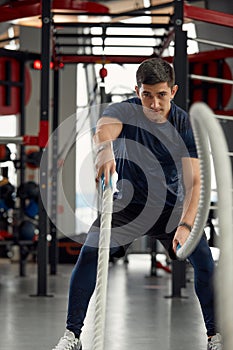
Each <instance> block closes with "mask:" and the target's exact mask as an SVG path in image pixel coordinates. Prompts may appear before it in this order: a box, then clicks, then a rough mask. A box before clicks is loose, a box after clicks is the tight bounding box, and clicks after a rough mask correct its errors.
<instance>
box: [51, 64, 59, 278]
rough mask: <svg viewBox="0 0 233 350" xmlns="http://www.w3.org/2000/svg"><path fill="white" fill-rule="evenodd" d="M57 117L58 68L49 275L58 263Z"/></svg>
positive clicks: (55, 94)
mask: <svg viewBox="0 0 233 350" xmlns="http://www.w3.org/2000/svg"><path fill="white" fill-rule="evenodd" d="M58 116H59V68H58V67H55V69H54V71H53V125H52V130H53V144H52V145H51V146H52V193H51V220H50V232H51V237H52V239H51V242H50V273H51V275H56V273H57V262H58V247H57V227H56V221H57V161H58V159H57V155H58V131H57V128H58V122H59V121H58Z"/></svg>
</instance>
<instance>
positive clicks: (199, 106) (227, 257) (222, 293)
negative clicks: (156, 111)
mask: <svg viewBox="0 0 233 350" xmlns="http://www.w3.org/2000/svg"><path fill="white" fill-rule="evenodd" d="M190 115H191V118H192V120H193V125H194V128H196V126H197V125H198V126H199V129H202V132H201V133H200V135H201V138H206V136H207V134H208V136H209V139H210V145H211V150H212V156H213V163H214V169H215V176H216V183H217V195H218V220H219V236H218V246H219V248H220V258H219V263H218V269H217V275H216V291H217V293H216V296H217V306H218V313H217V314H218V317H219V321H220V322H219V323H220V328H221V333H222V335H223V342H224V350H232V344H233V332H232V330H233V328H232V325H233V312H232V310H233V298H232V294H233V271H232V269H233V233H232V229H233V222H232V170H231V162H230V159H229V156H228V147H227V143H226V140H225V136H224V133H223V130H222V128H221V126H220V125H219V123H218V121H217V120H216V119H215V118H214V114H213V112H212V110H211V109H210V108H209V107H208V106H207V105H206V104H204V103H195V104H193V106H192V107H191V109H190ZM202 176H205V174H202Z"/></svg>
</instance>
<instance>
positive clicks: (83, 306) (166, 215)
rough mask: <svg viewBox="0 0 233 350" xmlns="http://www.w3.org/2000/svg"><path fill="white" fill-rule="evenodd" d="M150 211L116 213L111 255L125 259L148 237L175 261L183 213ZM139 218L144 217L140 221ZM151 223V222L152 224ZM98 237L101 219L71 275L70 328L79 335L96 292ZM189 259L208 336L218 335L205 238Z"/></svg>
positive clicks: (132, 207) (131, 209)
mask: <svg viewBox="0 0 233 350" xmlns="http://www.w3.org/2000/svg"><path fill="white" fill-rule="evenodd" d="M115 207H116V206H115ZM148 210H149V212H148ZM148 210H147V211H146V212H145V213H143V209H142V207H139V206H137V205H136V206H135V205H129V206H128V207H126V208H125V209H123V210H120V211H119V210H114V212H113V215H112V237H111V247H110V256H115V257H121V256H124V253H125V251H126V249H127V247H128V246H129V245H130V243H131V242H132V241H133V240H134V239H135V238H137V237H140V236H142V235H144V234H146V235H148V236H153V237H156V238H157V239H158V240H159V241H160V242H161V243H162V244H163V246H164V247H165V249H166V250H167V251H168V253H169V255H170V257H171V258H172V259H175V254H174V253H173V251H172V240H173V237H174V233H175V231H176V227H177V224H178V222H179V219H180V212H176V213H175V214H174V212H173V208H166V209H164V210H162V212H161V213H155V209H154V208H149V209H148ZM144 214H145V215H144ZM151 215H152V216H153V215H154V217H155V220H153V221H155V222H152V220H151V217H152V216H151ZM139 216H140V218H139V220H137V218H138V217H139ZM148 217H149V218H150V219H148ZM144 219H145V220H146V221H144ZM149 221H150V223H148V222H149ZM168 226H169V228H168ZM136 229H137V230H136ZM145 230H146V232H145ZM98 237H99V219H97V220H96V221H95V222H94V224H93V225H92V227H91V228H90V230H89V233H88V235H87V239H86V242H85V244H84V245H83V247H82V249H81V252H80V254H79V257H78V260H77V263H76V265H75V267H74V269H73V271H72V275H71V281H70V290H69V303H68V315H67V329H69V330H70V331H72V332H74V333H75V334H76V335H77V336H79V335H80V333H81V330H82V327H83V323H84V319H85V316H86V312H87V308H88V304H89V301H90V298H91V296H92V294H93V292H94V289H95V284H96V272H97V259H98ZM188 260H189V261H190V263H191V264H192V266H193V268H194V278H195V279H194V280H195V291H196V294H197V297H198V299H199V302H200V305H201V310H202V313H203V318H204V322H205V326H206V330H207V335H209V336H210V335H214V334H215V333H216V329H215V315H214V288H213V273H214V261H213V258H212V254H211V251H210V248H209V246H208V242H207V240H206V238H205V236H204V235H203V237H202V239H201V240H200V242H199V244H198V246H197V247H196V249H195V251H194V252H193V253H192V255H191V256H190V257H189V258H188Z"/></svg>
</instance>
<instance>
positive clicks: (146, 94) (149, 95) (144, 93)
mask: <svg viewBox="0 0 233 350" xmlns="http://www.w3.org/2000/svg"><path fill="white" fill-rule="evenodd" d="M143 97H149V98H151V97H152V96H151V94H149V93H148V92H143Z"/></svg>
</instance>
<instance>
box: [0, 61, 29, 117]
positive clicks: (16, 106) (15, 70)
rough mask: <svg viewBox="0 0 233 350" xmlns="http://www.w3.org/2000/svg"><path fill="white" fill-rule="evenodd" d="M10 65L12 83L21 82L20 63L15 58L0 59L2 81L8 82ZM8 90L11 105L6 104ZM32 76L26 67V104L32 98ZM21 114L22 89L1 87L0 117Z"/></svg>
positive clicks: (0, 77)
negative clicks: (8, 65) (7, 74)
mask: <svg viewBox="0 0 233 350" xmlns="http://www.w3.org/2000/svg"><path fill="white" fill-rule="evenodd" d="M8 62H9V64H10V73H11V76H10V77H9V80H10V82H14V83H19V82H20V62H19V61H18V60H16V59H15V58H10V57H0V80H2V81H5V80H6V64H7V63H8ZM6 89H9V94H10V95H9V97H10V105H7V104H6V91H7V90H6ZM31 90H32V89H31V76H30V72H29V69H28V68H27V67H26V66H25V104H27V103H28V101H29V100H30V96H31ZM19 112H20V87H19V86H8V87H7V86H4V85H0V115H12V114H18V113H19Z"/></svg>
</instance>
